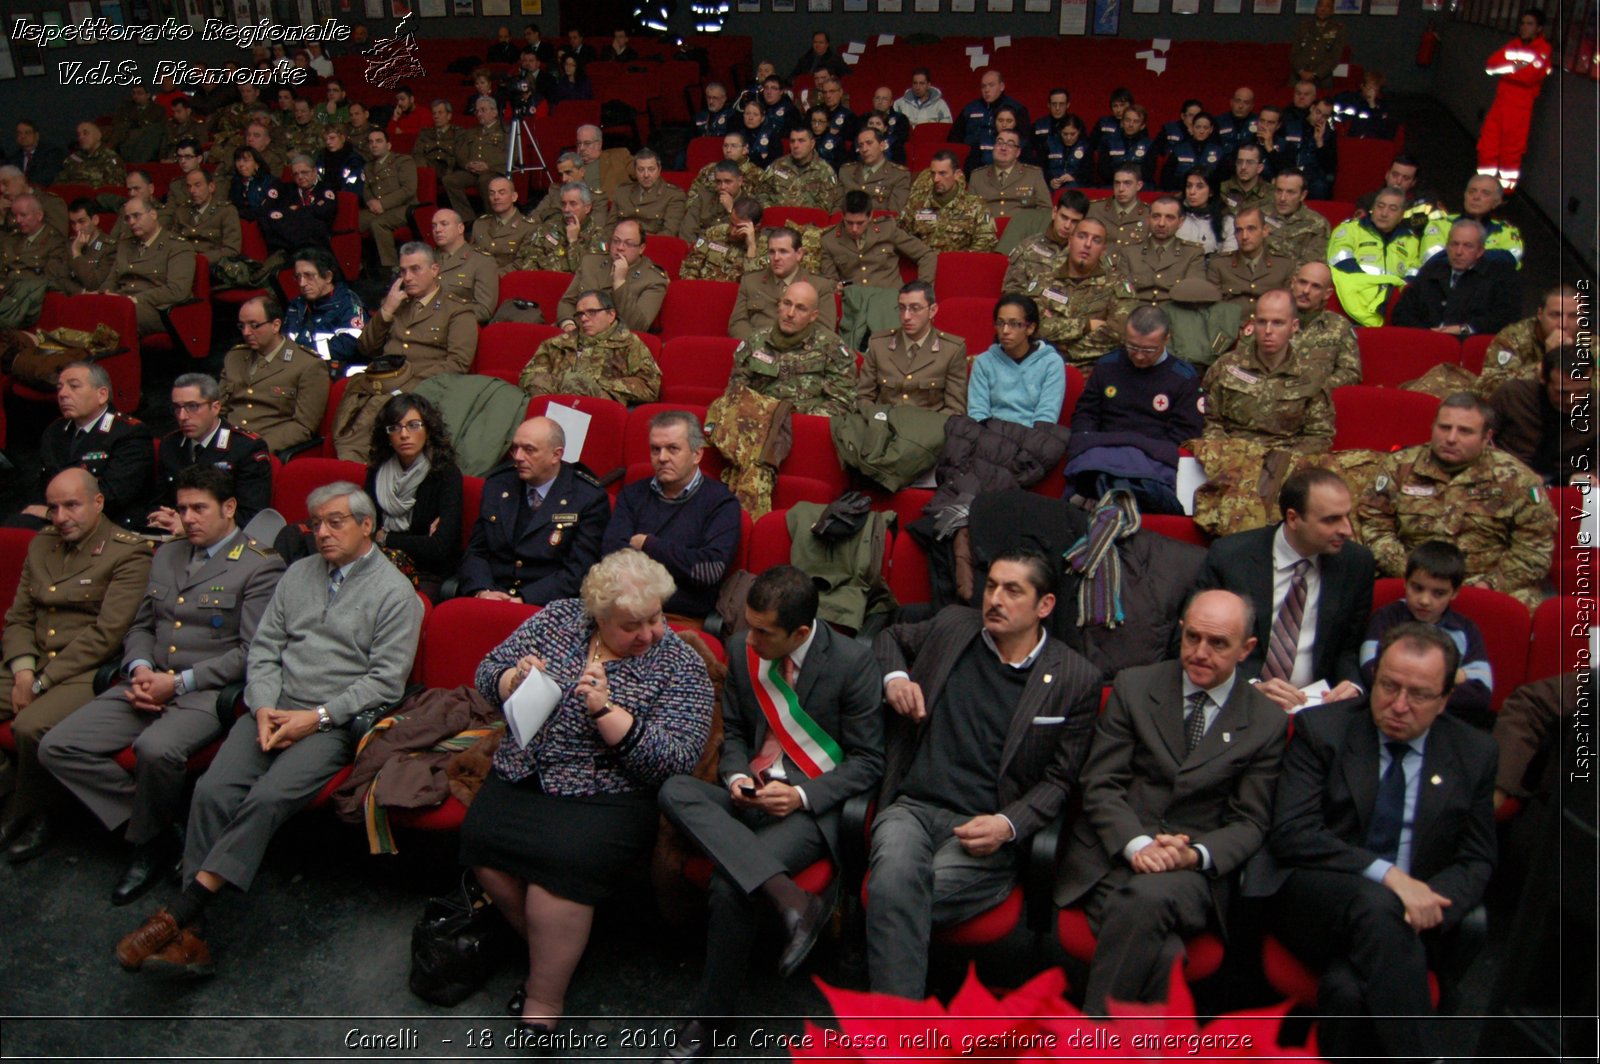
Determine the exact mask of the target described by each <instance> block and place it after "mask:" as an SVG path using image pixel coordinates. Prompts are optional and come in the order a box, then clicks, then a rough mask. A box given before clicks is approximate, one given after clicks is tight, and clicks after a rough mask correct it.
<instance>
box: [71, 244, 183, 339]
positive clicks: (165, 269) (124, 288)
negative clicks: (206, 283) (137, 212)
mask: <svg viewBox="0 0 1600 1064" xmlns="http://www.w3.org/2000/svg"><path fill="white" fill-rule="evenodd" d="M194 268H195V260H194V249H193V248H191V247H189V245H187V244H186V243H184V242H183V241H182V240H181V239H179V238H178V237H177V236H176V235H174V234H173V233H171V232H169V231H167V230H165V229H162V230H159V231H158V232H157V233H156V235H155V236H154V237H153V238H151V240H150V242H149V243H148V244H141V243H139V241H137V240H135V239H134V238H132V237H129V238H128V239H126V240H123V241H121V242H120V243H118V244H117V255H116V258H115V259H114V260H113V261H112V263H111V266H110V269H109V270H108V271H107V272H106V275H105V277H104V278H103V280H102V281H101V283H100V284H99V285H88V284H87V283H85V287H90V288H102V290H103V291H106V292H111V293H114V294H116V295H123V296H132V297H134V309H135V311H136V313H137V314H138V317H139V335H140V336H149V335H151V334H153V333H158V332H164V331H165V330H166V326H165V325H164V324H162V321H161V313H160V312H161V311H163V310H165V309H166V308H168V307H170V306H172V305H173V304H175V303H181V302H182V301H184V300H185V299H188V298H189V297H190V296H192V295H193V294H194Z"/></svg>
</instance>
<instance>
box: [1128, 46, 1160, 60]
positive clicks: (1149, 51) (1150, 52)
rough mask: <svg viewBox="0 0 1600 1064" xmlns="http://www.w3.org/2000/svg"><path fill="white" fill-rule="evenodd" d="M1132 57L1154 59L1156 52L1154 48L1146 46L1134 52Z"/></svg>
mask: <svg viewBox="0 0 1600 1064" xmlns="http://www.w3.org/2000/svg"><path fill="white" fill-rule="evenodd" d="M1133 57H1134V58H1135V59H1154V58H1155V57H1156V52H1155V49H1154V48H1146V49H1145V50H1144V51H1142V52H1134V53H1133Z"/></svg>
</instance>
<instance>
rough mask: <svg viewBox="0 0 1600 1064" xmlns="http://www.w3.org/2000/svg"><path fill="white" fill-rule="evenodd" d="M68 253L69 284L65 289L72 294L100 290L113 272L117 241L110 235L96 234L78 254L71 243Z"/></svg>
mask: <svg viewBox="0 0 1600 1064" xmlns="http://www.w3.org/2000/svg"><path fill="white" fill-rule="evenodd" d="M66 255H67V284H66V287H65V289H64V291H65V292H66V293H67V294H68V295H71V296H76V295H82V294H83V293H84V292H98V291H100V288H101V286H103V285H104V284H105V283H106V275H107V274H109V273H110V272H111V263H112V260H113V259H115V258H116V255H117V244H116V241H114V240H112V239H111V238H110V237H109V236H96V237H95V238H94V239H93V240H91V241H90V242H89V244H88V246H86V247H85V248H84V249H83V250H82V251H81V252H79V253H78V254H77V255H76V256H74V255H73V254H72V245H71V244H70V243H69V244H68V245H67V250H66Z"/></svg>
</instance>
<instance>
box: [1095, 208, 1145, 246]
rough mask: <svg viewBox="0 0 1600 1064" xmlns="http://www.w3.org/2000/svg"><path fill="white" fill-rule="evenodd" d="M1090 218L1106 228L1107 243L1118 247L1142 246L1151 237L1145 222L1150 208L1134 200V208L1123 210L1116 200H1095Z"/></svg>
mask: <svg viewBox="0 0 1600 1064" xmlns="http://www.w3.org/2000/svg"><path fill="white" fill-rule="evenodd" d="M1087 217H1089V218H1093V219H1094V220H1095V221H1097V222H1101V223H1102V224H1104V225H1105V227H1106V243H1107V244H1112V245H1116V246H1118V247H1128V246H1130V245H1133V244H1142V243H1144V241H1145V238H1146V237H1148V236H1149V235H1150V230H1149V229H1148V228H1147V227H1146V226H1145V224H1144V220H1145V219H1146V218H1148V217H1150V208H1149V207H1147V206H1145V205H1144V203H1143V202H1142V201H1139V200H1134V203H1133V206H1132V207H1129V208H1128V209H1127V210H1123V209H1122V208H1121V207H1119V206H1117V201H1116V200H1114V199H1103V200H1095V201H1094V202H1093V203H1091V204H1089V213H1088V215H1087Z"/></svg>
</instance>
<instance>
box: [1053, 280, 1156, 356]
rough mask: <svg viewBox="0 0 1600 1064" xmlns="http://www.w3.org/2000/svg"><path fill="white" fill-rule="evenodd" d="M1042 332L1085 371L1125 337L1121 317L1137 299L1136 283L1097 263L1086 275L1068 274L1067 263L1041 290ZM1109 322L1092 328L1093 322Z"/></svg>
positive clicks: (1136, 302) (1123, 316)
mask: <svg viewBox="0 0 1600 1064" xmlns="http://www.w3.org/2000/svg"><path fill="white" fill-rule="evenodd" d="M1038 303H1039V338H1040V339H1041V340H1048V341H1049V342H1050V343H1051V344H1054V345H1055V349H1056V350H1057V351H1059V352H1061V357H1062V358H1064V359H1066V361H1067V364H1068V365H1075V366H1077V367H1078V369H1080V370H1082V371H1083V372H1084V373H1086V374H1087V373H1088V371H1089V367H1090V366H1091V365H1093V364H1094V363H1095V362H1096V361H1097V360H1098V359H1099V358H1100V357H1101V356H1103V355H1105V354H1106V353H1107V352H1109V351H1110V350H1111V349H1112V348H1114V347H1116V346H1118V345H1119V344H1121V343H1122V323H1123V322H1124V321H1126V320H1127V318H1128V315H1129V314H1131V313H1133V310H1134V308H1135V307H1137V306H1138V305H1139V301H1138V300H1137V299H1136V298H1135V297H1134V294H1133V286H1132V285H1130V284H1129V283H1128V281H1127V279H1126V278H1124V277H1123V276H1122V274H1121V273H1120V272H1119V271H1117V270H1114V269H1113V270H1108V269H1106V266H1105V263H1104V262H1098V263H1095V269H1094V272H1093V273H1091V274H1089V275H1088V276H1087V277H1068V276H1067V267H1066V263H1065V262H1063V263H1062V266H1061V269H1060V270H1059V271H1057V273H1056V275H1055V277H1054V278H1053V279H1052V280H1051V282H1050V284H1049V286H1048V287H1046V288H1045V290H1044V291H1043V292H1041V293H1040V294H1039V296H1038ZM1095 318H1099V319H1101V320H1102V321H1104V322H1105V324H1104V325H1102V326H1100V327H1099V328H1098V329H1093V330H1091V329H1090V328H1089V322H1090V321H1091V320H1092V319H1095Z"/></svg>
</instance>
